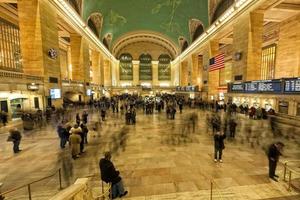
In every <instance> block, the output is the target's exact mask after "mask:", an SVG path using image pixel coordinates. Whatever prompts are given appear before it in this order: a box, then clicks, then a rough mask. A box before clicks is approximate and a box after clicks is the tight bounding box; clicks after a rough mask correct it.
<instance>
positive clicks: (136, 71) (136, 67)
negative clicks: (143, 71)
mask: <svg viewBox="0 0 300 200" xmlns="http://www.w3.org/2000/svg"><path fill="white" fill-rule="evenodd" d="M132 64H133V82H132V85H133V86H135V85H139V84H140V77H139V64H140V61H138V60H133V61H132Z"/></svg>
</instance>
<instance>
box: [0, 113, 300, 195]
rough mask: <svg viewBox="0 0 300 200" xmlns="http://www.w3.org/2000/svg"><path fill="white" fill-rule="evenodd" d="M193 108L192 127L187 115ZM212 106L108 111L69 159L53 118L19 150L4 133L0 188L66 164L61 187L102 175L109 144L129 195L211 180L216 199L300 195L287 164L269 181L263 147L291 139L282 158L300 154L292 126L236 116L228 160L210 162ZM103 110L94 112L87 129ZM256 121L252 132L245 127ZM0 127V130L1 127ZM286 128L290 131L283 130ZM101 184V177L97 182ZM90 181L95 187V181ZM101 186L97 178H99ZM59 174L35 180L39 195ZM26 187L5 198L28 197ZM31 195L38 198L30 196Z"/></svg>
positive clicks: (202, 188)
mask: <svg viewBox="0 0 300 200" xmlns="http://www.w3.org/2000/svg"><path fill="white" fill-rule="evenodd" d="M192 113H196V115H197V116H198V121H197V124H196V127H195V132H193V130H192V127H191V126H190V125H189V124H190V123H189V118H190V116H191V114H192ZM208 114H209V112H204V111H200V110H192V109H187V110H184V112H183V114H179V113H178V114H177V115H176V119H175V120H167V119H166V115H165V113H160V114H158V113H155V114H154V115H144V114H143V113H142V112H139V113H138V114H137V124H136V125H125V124H124V116H122V115H121V114H113V113H109V116H108V119H107V121H105V122H103V123H102V128H101V131H100V133H96V132H90V133H89V134H90V138H89V144H88V145H87V148H86V153H85V154H84V155H83V156H82V157H81V158H79V159H77V160H72V159H71V157H70V152H69V149H68V148H66V149H64V150H61V149H60V148H59V138H58V136H57V133H56V131H55V128H54V127H55V126H56V123H55V122H52V123H50V124H48V126H46V127H43V128H41V129H37V130H34V131H29V132H24V133H23V140H22V142H21V145H20V146H21V149H23V151H22V152H21V153H20V154H17V155H14V154H13V153H12V144H11V143H8V142H6V138H7V134H6V133H4V132H2V134H0V182H2V183H3V186H2V188H1V191H6V190H9V189H11V188H14V187H17V186H20V185H23V184H26V183H28V182H31V181H34V180H36V179H39V178H42V177H44V176H46V175H48V174H51V173H52V172H54V171H55V170H57V169H58V168H61V169H62V177H63V186H64V187H66V186H68V185H70V184H72V183H73V182H74V181H75V180H76V178H79V177H86V176H94V177H97V176H98V174H99V167H98V162H99V159H100V158H101V157H102V154H103V152H104V151H107V150H110V151H112V152H113V158H112V159H113V162H114V164H115V166H116V168H117V169H118V170H120V172H121V175H122V178H123V181H124V185H125V186H126V188H127V189H128V191H129V195H128V196H127V197H126V198H127V199H131V200H146V199H147V200H150V199H158V200H159V199H178V200H179V199H199V200H202V199H209V197H210V187H211V182H212V183H213V199H232V200H234V199H238V200H247V199H265V200H267V199H268V200H283V199H290V200H294V199H300V194H299V193H297V192H296V191H293V190H292V191H288V190H287V184H286V183H285V182H284V181H283V180H282V173H283V166H282V165H279V166H278V169H277V172H278V174H279V175H280V181H279V182H278V183H277V182H274V181H271V180H270V179H269V178H268V176H267V173H268V163H267V159H266V155H265V152H264V149H265V148H266V146H267V145H268V144H270V143H271V142H273V141H277V140H280V141H284V142H285V144H286V147H285V152H284V156H283V157H282V160H295V159H298V160H299V159H300V144H299V142H300V140H299V136H300V134H299V133H298V132H297V131H294V132H295V133H294V134H293V135H291V133H290V132H291V129H289V128H292V127H287V130H289V131H287V132H284V134H282V135H280V136H274V135H273V134H272V132H271V129H270V125H269V122H268V121H267V120H264V121H262V120H249V119H247V118H245V117H244V116H242V115H237V116H236V118H237V120H238V122H239V123H238V124H239V125H238V127H237V137H236V139H234V140H230V139H227V140H226V144H225V145H226V148H225V150H224V154H223V161H224V162H223V163H215V162H214V161H213V141H212V136H211V130H210V129H209V128H208V127H207V125H206V116H207V115H208ZM98 116H99V115H98V114H97V113H96V112H95V113H90V115H89V118H90V119H89V124H90V126H89V127H90V130H91V129H92V126H93V124H94V123H95V122H96V121H98V118H99V117H98ZM249 127H251V133H250V135H249V132H247V134H246V133H245V131H244V130H246V129H247V128H248V129H249ZM0 131H1V129H0ZM285 133H286V134H285ZM96 184H97V183H96ZM93 187H98V186H97V185H94V186H93ZM99 188H100V182H99ZM57 189H58V178H57V176H55V177H53V178H50V179H47V180H45V181H42V182H41V183H36V184H33V185H32V190H33V197H35V199H47V198H48V197H49V196H52V195H53V194H55V193H57V191H58V190H57ZM26 190H27V188H24V189H22V190H20V191H17V192H16V193H13V194H10V195H8V196H7V198H6V199H22V198H25V197H26V193H25V191H26ZM33 199H34V198H33Z"/></svg>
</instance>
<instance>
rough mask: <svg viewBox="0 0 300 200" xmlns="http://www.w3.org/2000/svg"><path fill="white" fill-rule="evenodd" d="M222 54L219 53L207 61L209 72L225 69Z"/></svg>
mask: <svg viewBox="0 0 300 200" xmlns="http://www.w3.org/2000/svg"><path fill="white" fill-rule="evenodd" d="M224 64H225V61H224V53H221V54H219V55H217V56H215V57H213V58H211V59H209V71H210V72H211V71H215V70H218V69H222V68H224V67H225V65H224Z"/></svg>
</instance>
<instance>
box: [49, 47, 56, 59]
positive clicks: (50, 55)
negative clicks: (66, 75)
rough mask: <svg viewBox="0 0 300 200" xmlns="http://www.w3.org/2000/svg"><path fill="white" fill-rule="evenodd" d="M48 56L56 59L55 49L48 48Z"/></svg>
mask: <svg viewBox="0 0 300 200" xmlns="http://www.w3.org/2000/svg"><path fill="white" fill-rule="evenodd" d="M48 56H49V57H50V58H51V59H54V60H55V59H56V58H57V51H56V50H55V49H52V48H51V49H49V50H48Z"/></svg>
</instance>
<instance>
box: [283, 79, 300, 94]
mask: <svg viewBox="0 0 300 200" xmlns="http://www.w3.org/2000/svg"><path fill="white" fill-rule="evenodd" d="M284 92H287V93H297V92H299V93H300V78H293V79H285V80H284Z"/></svg>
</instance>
